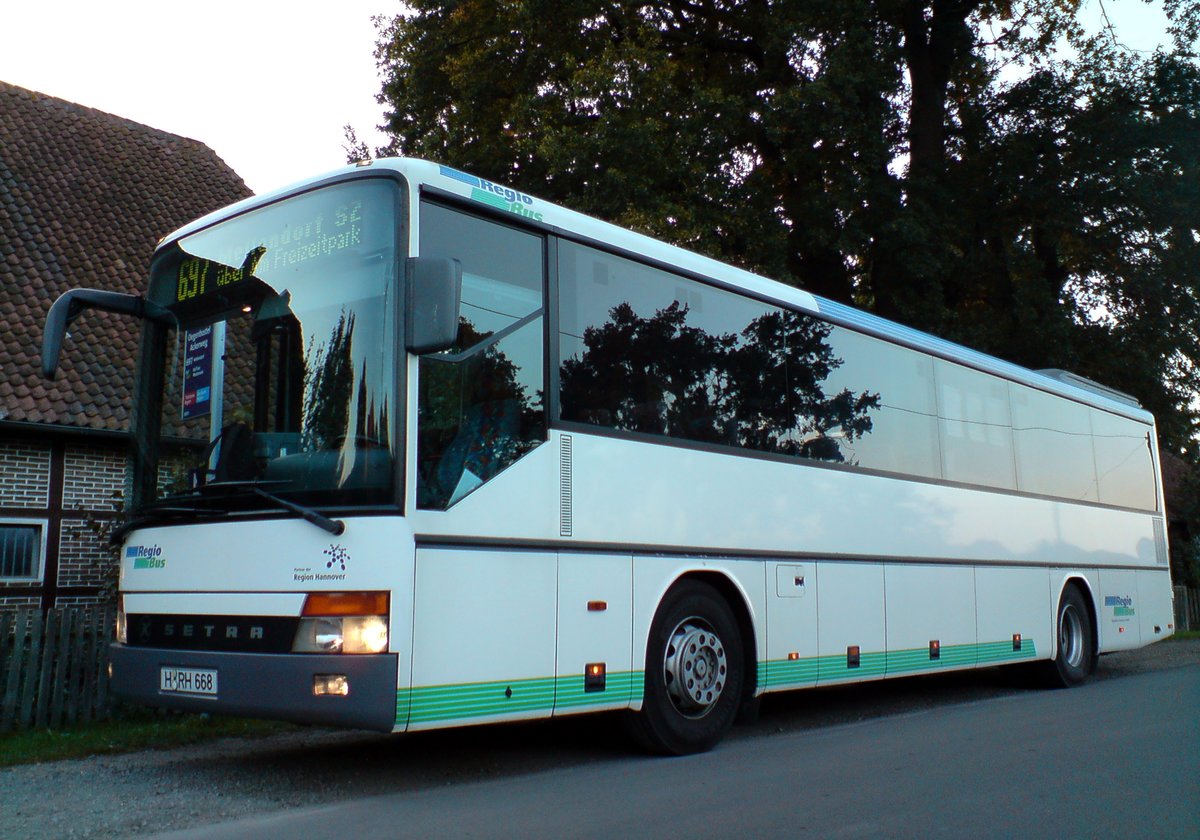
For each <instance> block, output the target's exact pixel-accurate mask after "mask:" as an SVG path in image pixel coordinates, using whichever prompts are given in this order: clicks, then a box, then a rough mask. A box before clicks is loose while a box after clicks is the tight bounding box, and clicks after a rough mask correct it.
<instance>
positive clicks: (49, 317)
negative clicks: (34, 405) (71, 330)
mask: <svg viewBox="0 0 1200 840" xmlns="http://www.w3.org/2000/svg"><path fill="white" fill-rule="evenodd" d="M85 309H103V310H104V311H106V312H119V313H121V314H123V315H133V316H134V317H136V318H147V319H149V320H152V321H161V322H164V323H174V321H175V318H174V316H173V315H171V313H170V312H169V311H168V310H166V309H164V308H163V307H161V306H159V305H158V304H157V303H152V302H151V301H148V300H146V299H145V298H144V297H141V296H139V295H129V294H125V293H124V292H105V291H101V290H99V289H71V290H70V291H69V292H64V293H63V294H61V295H59V298H58V300H56V301H54V304H53V305H52V306H51V307H50V311H49V312H48V313H46V326H45V328H44V330H43V331H42V376H44V377H46V378H47V379H53V378H54V374H55V373H56V372H57V371H58V357H59V356H60V355H62V346H63V341H64V340H65V339H66V336H67V326H68V325H69V324H70V323H71V322H72V321H74V320H75V319H76V318H78V317H79V316H80V315H82V314H83V311H84V310H85Z"/></svg>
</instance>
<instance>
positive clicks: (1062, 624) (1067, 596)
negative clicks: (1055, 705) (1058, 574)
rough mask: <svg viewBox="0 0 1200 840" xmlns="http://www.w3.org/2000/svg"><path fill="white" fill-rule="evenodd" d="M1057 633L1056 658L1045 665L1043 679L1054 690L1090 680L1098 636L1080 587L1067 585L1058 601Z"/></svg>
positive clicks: (1055, 624)
mask: <svg viewBox="0 0 1200 840" xmlns="http://www.w3.org/2000/svg"><path fill="white" fill-rule="evenodd" d="M1054 632H1055V639H1056V645H1055V647H1056V650H1055V653H1054V658H1053V659H1051V660H1050V661H1049V662H1046V663H1044V665H1045V668H1044V670H1043V676H1044V677H1045V678H1046V682H1047V683H1048V684H1049V685H1050V686H1052V687H1055V688H1070V687H1072V686H1076V685H1080V684H1082V683H1085V682H1087V681H1088V679H1089V678H1090V677H1091V676H1092V674H1093V673H1095V671H1096V660H1097V657H1098V653H1097V651H1096V642H1095V635H1094V632H1093V628H1092V616H1091V612H1090V611H1089V610H1088V608H1087V602H1086V601H1085V600H1084V596H1083V593H1081V592H1080V591H1079V587H1077V586H1075V585H1073V584H1068V585H1067V588H1066V589H1064V590H1063V594H1062V598H1061V599H1060V600H1059V602H1058V612H1057V613H1056V614H1055V620H1054Z"/></svg>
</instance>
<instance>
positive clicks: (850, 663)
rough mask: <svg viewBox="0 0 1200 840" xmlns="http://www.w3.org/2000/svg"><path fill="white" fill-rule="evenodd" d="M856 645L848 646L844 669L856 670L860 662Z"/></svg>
mask: <svg viewBox="0 0 1200 840" xmlns="http://www.w3.org/2000/svg"><path fill="white" fill-rule="evenodd" d="M860 658H861V657H860V654H859V650H858V645H850V647H848V648H846V667H847V668H857V667H858V663H859V660H860Z"/></svg>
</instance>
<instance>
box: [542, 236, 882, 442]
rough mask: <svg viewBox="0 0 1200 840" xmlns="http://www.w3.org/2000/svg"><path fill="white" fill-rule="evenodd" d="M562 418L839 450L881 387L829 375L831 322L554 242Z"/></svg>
mask: <svg viewBox="0 0 1200 840" xmlns="http://www.w3.org/2000/svg"><path fill="white" fill-rule="evenodd" d="M559 255H560V259H559V280H560V307H561V311H560V321H559V324H560V327H559V328H560V335H559V359H558V364H559V371H558V375H559V396H560V407H561V414H562V418H563V419H564V420H573V421H577V422H582V423H592V424H596V425H601V426H607V427H609V428H614V429H622V430H626V431H633V432H643V433H647V434H656V435H667V436H671V437H678V438H683V439H687V440H694V441H703V442H709V443H719V444H725V445H729V446H737V447H742V448H747V449H755V450H759V451H764V452H775V453H781V454H787V455H797V456H801V457H807V458H816V459H821V460H829V461H843V460H845V455H844V453H843V450H842V447H841V445H840V442H843V441H844V442H853V441H854V440H857V439H859V438H861V437H862V436H863V435H865V434H868V433H869V432H870V430H871V423H872V419H871V414H872V412H873V411H874V409H875V408H876V406H877V403H878V398H877V396H876V395H874V394H870V393H867V392H855V391H852V390H849V389H839V388H837V387H835V386H833V385H831V383H830V382H829V381H828V380H829V376H830V373H831V371H833V370H834V369H836V368H837V367H838V366H839V365H840V364H841V360H840V359H839V358H838V357H837V355H836V353H835V351H834V348H833V346H832V345H831V343H830V340H829V338H830V333H831V332H832V330H833V327H831V326H830V325H828V324H825V323H823V322H821V321H819V320H817V319H815V318H812V317H810V316H808V315H805V314H803V313H799V312H794V311H790V310H786V309H782V308H780V307H775V306H771V305H768V304H765V303H761V302H759V301H755V300H751V299H749V298H746V297H743V296H741V295H737V294H733V293H731V292H726V291H723V290H721V289H716V288H713V287H710V286H706V285H704V284H702V283H698V282H695V281H693V280H689V279H686V278H682V277H679V276H677V275H674V274H671V273H669V272H666V271H661V270H658V269H655V268H651V267H648V266H645V265H641V264H639V263H635V262H632V261H630V260H626V259H623V258H620V257H615V256H612V255H610V254H605V253H602V252H598V251H595V250H593V249H590V248H586V247H584V246H580V245H576V244H573V243H568V242H563V243H561V245H560V248H559Z"/></svg>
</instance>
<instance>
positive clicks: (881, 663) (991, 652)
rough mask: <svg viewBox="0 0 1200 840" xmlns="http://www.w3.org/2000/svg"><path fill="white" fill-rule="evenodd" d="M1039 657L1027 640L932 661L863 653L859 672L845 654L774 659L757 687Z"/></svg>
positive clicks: (959, 648) (923, 652)
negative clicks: (1014, 645) (1019, 644)
mask: <svg viewBox="0 0 1200 840" xmlns="http://www.w3.org/2000/svg"><path fill="white" fill-rule="evenodd" d="M1036 657H1037V647H1036V645H1034V643H1033V641H1032V640H1030V639H1025V640H1023V641H1022V642H1021V649H1020V650H1013V643H1012V641H1011V640H1005V641H1002V642H983V643H981V644H965V645H945V646H943V647H942V648H941V649H940V651H939V656H938V658H937V659H930V658H929V649H928V648H909V649H905V650H896V651H889V652H885V653H879V652H875V653H863V654H861V655H860V656H859V665H858V667H857V668H850V667H847V664H846V656H845V655H843V654H834V655H831V656H810V657H806V658H804V659H771V660H767V661H765V662H760V663H758V684H759V686H760V687H762V688H780V687H785V686H788V685H804V684H807V683H813V682H816V681H817V680H818V678H819V679H820V681H821V682H829V681H834V680H852V679H862V678H864V677H875V676H884V675H885V674H902V673H910V674H916V673H920V672H922V671H932V670H937V669H939V668H954V667H961V666H964V665H992V664H998V663H1001V662H1016V661H1019V660H1022V659H1034V658H1036Z"/></svg>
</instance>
